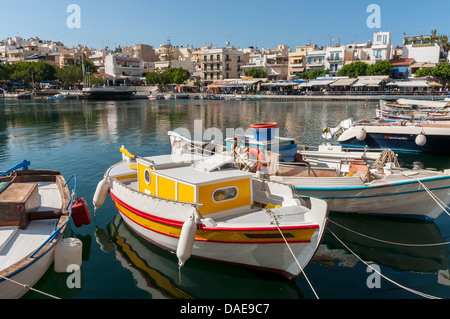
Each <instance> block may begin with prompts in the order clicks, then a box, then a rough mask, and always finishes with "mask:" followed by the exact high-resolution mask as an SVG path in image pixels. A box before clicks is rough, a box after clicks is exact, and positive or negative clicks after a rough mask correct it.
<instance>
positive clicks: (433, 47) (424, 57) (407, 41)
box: [402, 35, 445, 64]
mask: <svg viewBox="0 0 450 319" xmlns="http://www.w3.org/2000/svg"><path fill="white" fill-rule="evenodd" d="M436 40H437V39H436V37H433V36H431V35H419V36H411V37H406V36H405V37H404V39H403V41H404V43H403V54H402V58H404V59H408V58H413V59H414V60H415V61H416V62H417V63H435V64H437V63H439V62H441V61H445V50H444V48H443V47H442V46H441V45H439V43H437V41H436Z"/></svg>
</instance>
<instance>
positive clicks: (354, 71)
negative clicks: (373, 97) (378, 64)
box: [338, 61, 369, 78]
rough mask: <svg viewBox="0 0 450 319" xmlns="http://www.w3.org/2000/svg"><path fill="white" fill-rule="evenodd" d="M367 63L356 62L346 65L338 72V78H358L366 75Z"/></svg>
mask: <svg viewBox="0 0 450 319" xmlns="http://www.w3.org/2000/svg"><path fill="white" fill-rule="evenodd" d="M368 67H369V65H368V64H367V63H364V62H361V61H356V62H353V63H350V64H347V65H344V66H343V67H342V68H341V69H340V70H339V71H338V76H348V77H351V78H357V77H358V76H364V75H367V68H368Z"/></svg>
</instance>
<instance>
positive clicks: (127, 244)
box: [96, 215, 304, 299]
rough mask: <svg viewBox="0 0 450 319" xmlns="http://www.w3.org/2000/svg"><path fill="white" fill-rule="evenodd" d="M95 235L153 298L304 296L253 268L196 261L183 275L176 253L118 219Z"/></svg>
mask: <svg viewBox="0 0 450 319" xmlns="http://www.w3.org/2000/svg"><path fill="white" fill-rule="evenodd" d="M96 237H97V238H96V240H97V242H99V244H100V246H101V248H102V249H103V250H105V251H107V252H108V253H111V252H114V253H115V257H116V259H117V260H118V261H119V262H120V263H121V265H122V266H123V267H124V268H126V269H128V270H129V271H130V272H131V273H132V275H133V277H134V279H135V280H136V285H137V287H139V288H140V289H142V290H144V291H147V292H148V293H149V295H150V298H152V299H197V298H198V299H204V298H207V299H224V298H225V299H226V298H234V299H239V298H249V296H251V298H258V299H262V298H271V299H276V298H280V299H281V298H282V299H299V298H300V299H303V298H304V296H303V294H302V292H301V291H300V289H299V288H298V287H297V286H296V283H295V281H290V280H280V277H279V276H277V277H276V279H274V280H268V279H270V276H271V275H270V274H269V275H268V274H267V273H266V272H264V273H262V272H260V271H257V270H253V269H247V268H243V267H237V266H232V265H227V264H221V263H215V262H210V261H205V260H200V259H195V258H193V259H191V260H190V261H189V263H187V264H186V265H184V266H183V267H182V268H181V270H180V272H179V266H178V260H177V257H176V255H175V254H173V253H170V252H168V251H165V250H163V249H161V248H159V247H157V246H155V245H152V244H151V243H148V242H147V241H145V240H143V239H142V238H141V237H140V236H139V235H138V234H136V233H135V232H134V231H133V230H132V229H130V228H129V227H128V226H127V225H126V224H125V223H124V221H123V220H122V218H121V216H120V215H116V216H115V217H114V219H113V220H112V221H111V223H110V224H109V225H108V227H107V230H106V232H105V231H104V230H102V229H97V231H96ZM273 276H275V275H273ZM274 278H275V277H274ZM180 280H181V282H180Z"/></svg>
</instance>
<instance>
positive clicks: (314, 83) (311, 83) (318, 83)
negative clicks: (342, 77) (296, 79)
mask: <svg viewBox="0 0 450 319" xmlns="http://www.w3.org/2000/svg"><path fill="white" fill-rule="evenodd" d="M334 82H336V79H332V80H329V79H327V80H317V79H316V80H311V81H309V82H308V84H306V85H304V86H306V87H312V86H327V85H330V84H332V83H334Z"/></svg>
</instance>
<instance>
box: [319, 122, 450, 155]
mask: <svg viewBox="0 0 450 319" xmlns="http://www.w3.org/2000/svg"><path fill="white" fill-rule="evenodd" d="M337 135H339V137H338V139H337V141H338V143H339V144H340V145H342V146H344V147H359V148H366V147H368V148H371V149H391V150H394V151H397V152H401V151H402V152H448V151H450V123H445V122H442V123H441V122H436V123H435V122H429V121H420V122H414V121H413V122H411V121H401V122H386V121H384V120H382V119H377V120H360V121H355V120H354V119H351V118H350V119H346V120H343V121H342V122H341V123H340V124H339V125H338V126H336V127H335V128H328V127H325V128H324V130H323V134H322V136H323V137H324V138H325V139H331V138H334V137H335V136H337Z"/></svg>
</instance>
